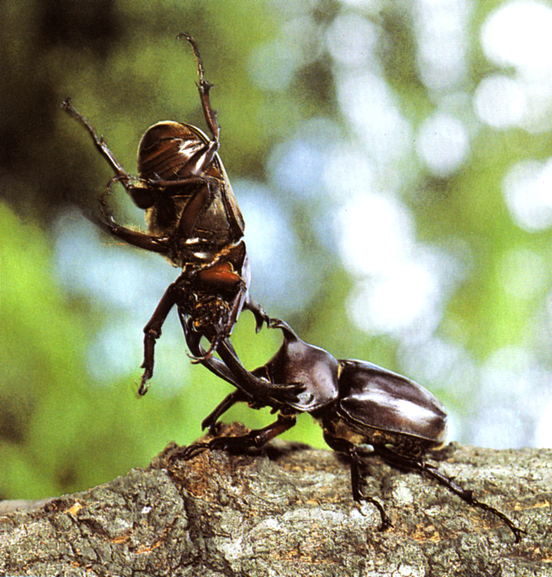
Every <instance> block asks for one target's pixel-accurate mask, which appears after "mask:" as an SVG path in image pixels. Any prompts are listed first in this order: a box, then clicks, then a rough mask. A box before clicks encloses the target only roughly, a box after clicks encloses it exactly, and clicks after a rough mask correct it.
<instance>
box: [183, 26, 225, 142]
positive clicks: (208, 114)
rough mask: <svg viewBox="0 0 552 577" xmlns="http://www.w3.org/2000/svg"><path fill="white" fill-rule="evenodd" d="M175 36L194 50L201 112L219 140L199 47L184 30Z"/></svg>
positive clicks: (214, 136)
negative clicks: (185, 41) (186, 42)
mask: <svg viewBox="0 0 552 577" xmlns="http://www.w3.org/2000/svg"><path fill="white" fill-rule="evenodd" d="M177 38H178V39H179V40H180V39H181V38H185V39H186V40H187V41H188V42H189V44H190V46H191V47H192V50H193V52H194V56H195V59H196V63H197V75H198V77H199V83H198V90H199V97H200V99H201V105H202V106H203V114H204V115H205V120H206V122H207V125H208V126H209V130H210V131H211V134H212V135H213V140H214V141H215V142H218V140H219V125H218V123H217V113H216V112H215V111H214V110H213V108H212V107H211V102H210V100H209V91H210V90H211V87H212V84H211V83H210V82H208V81H207V80H205V71H204V68H203V59H202V58H201V54H200V52H199V48H198V46H197V43H196V41H195V40H194V39H193V38H192V37H191V36H190V35H189V34H188V33H186V32H181V33H180V34H179V35H178V36H177Z"/></svg>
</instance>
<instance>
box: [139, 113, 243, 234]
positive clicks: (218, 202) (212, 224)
mask: <svg viewBox="0 0 552 577" xmlns="http://www.w3.org/2000/svg"><path fill="white" fill-rule="evenodd" d="M209 143H210V141H209V139H208V138H207V135H206V134H205V133H204V132H202V131H201V130H200V129H199V128H196V127H195V126H192V125H191V124H184V123H180V122H173V121H169V120H166V121H163V122H158V123H157V124H154V125H153V126H151V127H150V128H148V130H147V131H146V132H145V134H144V136H143V137H142V140H141V142H140V146H139V148H138V172H139V174H140V177H141V178H142V179H146V180H151V181H155V180H164V181H178V180H179V179H185V178H187V177H189V176H190V174H189V173H187V171H188V169H189V166H190V165H194V164H195V162H194V158H201V156H202V154H204V153H205V150H206V147H208V145H209ZM199 176H202V177H207V178H211V179H216V180H217V181H218V182H219V185H220V189H219V190H217V191H212V193H213V192H214V195H213V196H214V197H213V198H212V199H211V202H210V203H207V204H208V207H207V208H206V210H204V211H203V212H202V213H201V214H200V215H199V216H200V220H199V221H198V227H197V230H196V231H195V232H196V236H198V237H199V238H200V239H202V240H207V241H209V242H215V243H216V244H217V245H224V244H226V243H228V242H232V241H236V240H238V239H239V238H241V237H242V236H243V233H244V230H245V223H244V220H243V216H242V214H241V212H240V209H239V206H238V203H237V200H236V197H235V196H234V193H233V191H232V187H231V185H230V181H229V180H228V176H227V174H226V170H225V169H224V165H223V164H222V161H221V159H220V157H219V155H218V154H215V155H214V158H213V161H212V162H211V163H210V164H209V166H207V167H206V169H205V170H203V171H202V172H201V175H199ZM201 186H206V185H205V184H202V183H201V182H200V183H198V184H196V185H195V186H194V185H190V184H185V185H183V187H182V190H181V191H179V193H178V194H175V193H174V191H173V192H171V194H166V193H165V194H164V193H163V192H162V190H161V191H159V192H158V194H156V195H155V198H153V196H152V197H151V198H148V199H146V200H142V199H138V198H135V199H134V200H135V202H136V204H138V206H140V207H141V208H146V209H147V212H146V219H147V221H148V224H149V232H150V233H152V234H159V235H167V234H172V233H173V232H174V230H175V229H176V227H177V223H178V221H179V219H180V217H181V215H182V213H183V211H184V210H185V208H187V205H188V202H189V201H190V198H191V195H192V193H194V192H195V191H196V190H197V188H198V187H201Z"/></svg>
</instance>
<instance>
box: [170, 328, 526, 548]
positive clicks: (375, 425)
mask: <svg viewBox="0 0 552 577" xmlns="http://www.w3.org/2000/svg"><path fill="white" fill-rule="evenodd" d="M269 326H270V327H271V328H278V329H281V330H282V332H283V335H284V340H283V343H282V345H281V347H280V349H279V350H278V351H277V352H276V354H275V355H274V356H273V357H272V358H271V359H270V360H269V361H268V362H267V363H266V364H265V365H263V366H261V367H259V368H257V369H255V370H254V371H252V372H251V373H247V371H245V369H244V367H243V366H242V365H241V363H239V362H238V361H237V360H236V357H235V356H233V355H225V357H224V362H221V361H220V360H218V359H217V358H214V357H209V358H207V357H204V358H203V359H202V361H201V362H202V363H203V364H204V365H205V366H206V367H207V368H209V369H210V370H211V371H212V372H213V373H215V374H217V375H218V376H219V377H221V378H223V379H224V380H226V381H227V382H229V383H231V384H233V385H234V386H236V387H237V388H238V390H237V391H234V392H233V393H231V394H230V395H228V396H227V397H226V398H225V399H224V400H223V401H222V402H221V403H220V404H219V405H218V406H217V407H216V408H215V410H214V411H213V412H212V413H211V414H210V415H209V416H208V417H206V418H205V419H204V421H203V423H202V427H203V428H206V427H209V430H210V432H211V433H213V434H217V421H218V419H219V418H220V417H221V416H222V415H223V414H224V413H225V412H226V411H227V410H228V409H229V408H230V407H231V406H232V405H234V404H235V403H237V402H241V401H245V402H248V403H249V405H250V406H251V407H252V408H255V409H258V408H262V407H263V406H269V407H271V408H272V409H273V410H274V411H278V413H279V414H278V418H277V420H276V421H275V422H274V423H272V424H270V425H268V426H267V427H265V428H263V429H258V430H253V431H250V432H249V433H248V434H246V435H243V436H235V437H227V436H218V437H215V438H214V439H212V440H210V441H207V442H202V441H200V442H197V443H194V444H192V445H190V446H189V447H186V448H183V449H182V450H179V451H177V452H176V453H175V455H176V456H178V457H182V458H184V459H191V458H194V457H195V456H197V455H199V454H200V453H202V452H203V451H206V450H212V449H219V450H244V449H247V448H251V447H260V446H263V445H264V444H266V443H267V442H268V441H270V440H271V439H273V438H274V437H276V436H278V435H280V434H281V433H283V432H284V431H287V430H288V429H290V428H291V427H293V426H294V425H295V422H296V419H297V415H298V414H300V413H309V414H310V415H312V416H313V417H314V418H315V419H316V420H317V421H318V422H319V423H320V424H321V426H322V430H323V433H324V440H325V441H326V443H327V444H328V445H329V446H330V447H331V448H332V449H333V450H334V451H336V452H338V453H343V454H345V455H347V456H348V457H349V460H350V464H351V486H352V494H353V499H354V500H355V501H368V502H370V503H372V504H373V505H374V506H375V507H376V508H377V509H378V511H379V513H380V515H381V529H382V530H384V529H386V528H388V527H389V526H390V525H391V521H390V520H389V517H388V516H387V514H386V512H385V510H384V508H383V506H382V505H381V503H379V502H378V501H377V500H376V499H373V498H372V497H370V496H368V495H366V494H365V493H364V492H363V491H362V482H363V478H362V475H361V466H362V462H363V458H364V457H366V456H369V455H372V454H373V455H379V456H380V457H381V458H382V459H383V460H384V461H386V462H387V463H388V464H390V465H391V466H394V467H397V468H400V469H406V470H415V471H418V472H420V473H422V474H424V475H426V476H428V477H431V478H433V479H435V480H437V481H438V482H439V483H441V484H442V485H444V486H445V487H446V488H447V489H449V490H450V491H452V492H453V493H455V494H456V495H458V496H459V497H460V498H461V499H463V500H464V501H465V502H466V503H468V504H469V505H471V506H473V507H478V508H480V509H483V510H485V511H488V512H489V513H491V514H493V515H495V516H496V517H498V518H499V519H501V520H502V521H503V522H504V523H505V524H506V525H507V526H508V528H509V529H510V530H511V531H512V533H513V534H514V537H515V540H516V542H519V540H520V539H521V536H522V534H523V532H524V531H523V530H522V529H520V528H519V527H518V526H517V525H516V524H515V523H514V522H513V521H512V520H511V519H510V518H509V517H507V516H506V515H505V514H504V513H502V512H501V511H499V510H498V509H495V508H494V507H492V506H490V505H487V504H486V503H484V502H482V501H479V500H478V499H476V498H475V497H474V496H473V493H472V491H470V490H467V489H463V488H462V487H461V486H460V485H459V484H458V483H456V482H455V481H454V480H453V479H450V478H448V477H447V476H446V475H444V474H443V473H441V472H440V471H439V470H438V469H437V468H436V467H435V466H433V465H431V464H429V463H427V462H426V461H425V460H424V455H425V454H426V453H427V452H428V450H430V449H435V448H438V447H440V446H441V445H442V444H443V443H444V441H445V436H446V425H447V415H446V413H445V410H444V407H443V406H442V404H441V403H440V401H439V400H438V399H437V398H436V397H435V396H434V395H433V394H432V393H430V392H429V391H428V390H427V389H425V388H424V387H422V386H420V385H418V384H417V383H415V382H413V381H411V380H409V379H407V378H406V377H403V376H401V375H398V374H396V373H393V372H391V371H388V370H386V369H383V368H381V367H379V366H377V365H374V364H372V363H369V362H366V361H358V360H348V359H340V360H338V359H336V358H335V357H334V356H333V355H331V354H330V353H328V352H327V351H325V350H324V349H321V348H319V347H316V346H313V345H310V344H308V343H306V342H304V341H302V340H301V339H300V338H299V337H298V336H297V335H296V334H295V332H294V331H293V330H292V329H291V328H290V327H289V326H288V325H287V324H286V323H285V322H284V321H281V320H278V319H271V321H270V323H269ZM184 333H185V335H186V341H187V343H188V347H189V348H190V351H191V352H192V354H194V355H197V356H201V355H202V353H203V350H202V348H201V345H200V340H199V339H198V338H197V335H196V334H195V333H194V332H193V331H192V330H191V326H190V325H189V324H188V326H186V325H184ZM244 371H245V372H246V373H247V374H244ZM254 379H258V380H259V381H260V382H259V386H262V382H265V383H295V384H296V385H300V386H301V387H302V390H301V392H299V394H298V400H297V401H292V402H283V403H282V402H279V401H278V400H272V401H271V402H269V403H266V404H265V403H264V402H263V401H261V400H259V399H253V400H251V398H250V397H249V396H248V395H246V394H244V392H243V391H244V390H245V389H251V384H250V383H249V381H250V380H254ZM267 397H269V395H267ZM366 446H371V447H372V450H371V451H370V450H368V449H367V447H366Z"/></svg>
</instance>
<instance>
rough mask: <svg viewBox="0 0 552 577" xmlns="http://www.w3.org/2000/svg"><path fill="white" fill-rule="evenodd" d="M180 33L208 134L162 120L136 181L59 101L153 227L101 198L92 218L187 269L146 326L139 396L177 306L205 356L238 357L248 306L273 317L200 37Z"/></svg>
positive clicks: (144, 148) (144, 144) (286, 392)
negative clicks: (257, 288) (222, 148)
mask: <svg viewBox="0 0 552 577" xmlns="http://www.w3.org/2000/svg"><path fill="white" fill-rule="evenodd" d="M178 38H185V39H186V40H187V41H188V42H189V43H190V45H191V47H192V49H193V52H194V55H195V58H196V61H197V72H198V76H199V82H198V91H199V96H200V100H201V105H202V108H203V113H204V116H205V120H206V123H207V126H208V128H209V132H210V133H211V138H209V137H207V135H206V134H204V133H203V132H202V131H201V130H200V129H199V128H196V127H195V126H192V125H190V124H185V123H179V122H173V121H164V122H159V123H157V124H155V125H153V126H152V127H150V128H149V129H148V130H147V131H146V133H145V134H144V136H143V137H142V140H141V142H140V146H139V149H138V173H139V177H138V178H136V177H133V176H131V175H130V174H128V173H127V172H126V171H125V170H124V168H123V167H122V166H121V164H120V163H119V162H118V161H117V159H116V158H115V156H114V154H113V153H112V152H111V150H110V149H109V148H108V146H107V144H106V143H105V141H104V139H103V137H102V138H100V137H99V136H98V134H97V132H96V131H95V130H94V128H93V127H92V126H91V125H90V123H89V122H88V121H87V120H86V119H85V118H84V116H83V115H82V114H81V113H80V112H78V110H77V109H76V108H75V107H74V106H73V104H72V102H71V100H70V99H67V100H65V102H64V103H63V105H62V107H63V109H64V110H65V111H66V112H67V113H68V114H69V115H70V116H72V117H73V118H75V119H76V120H77V121H79V122H80V123H81V124H82V125H83V126H84V128H85V129H86V130H87V131H88V133H89V134H90V136H91V137H92V140H93V142H94V144H95V146H96V147H97V149H98V150H99V151H100V153H101V155H102V156H103V157H104V158H105V159H106V161H107V162H108V164H109V165H110V167H111V169H112V170H113V172H114V173H115V176H114V178H113V179H112V180H111V181H110V183H109V185H108V190H109V189H110V188H111V185H112V184H113V183H114V182H120V183H121V184H122V185H123V186H124V188H125V190H126V192H127V193H128V194H129V195H130V197H131V198H132V200H133V201H134V203H135V204H136V205H137V206H138V207H139V208H142V209H144V210H145V211H146V220H147V222H148V229H149V231H148V233H147V234H146V233H143V232H138V231H136V230H132V229H129V228H126V227H123V226H120V225H119V224H117V223H116V222H115V220H114V219H113V217H112V216H111V214H110V213H109V212H108V210H107V208H106V204H105V200H103V198H102V213H103V218H101V219H98V218H95V219H94V220H95V222H96V223H97V224H99V225H100V226H101V227H102V228H104V229H105V230H107V231H108V232H109V233H110V234H112V235H113V236H115V237H117V238H119V239H121V240H123V241H125V242H127V243H129V244H131V245H134V246H136V247H139V248H142V249H145V250H149V251H153V252H157V253H159V254H162V255H164V256H165V257H166V258H167V259H168V260H169V261H170V262H171V263H172V264H173V265H174V266H177V267H180V268H182V273H181V274H180V276H179V277H178V278H177V279H176V281H175V282H173V283H172V284H171V285H170V286H169V287H168V289H167V290H166V291H165V294H164V295H163V297H162V299H161V301H160V302H159V305H158V306H157V308H156V310H155V312H154V313H153V315H152V317H151V319H150V320H149V322H148V323H147V325H146V326H145V328H144V333H145V336H144V361H143V364H142V368H143V369H144V373H143V376H142V380H141V383H140V387H139V390H138V392H139V394H141V395H143V394H145V393H146V391H147V388H148V385H147V381H148V380H149V379H150V378H151V377H152V375H153V368H154V352H155V342H156V340H157V339H158V338H159V337H160V336H161V328H162V325H163V323H164V322H165V319H166V317H167V315H168V314H169V312H170V311H171V309H172V308H173V307H174V306H175V305H176V306H177V308H178V312H179V314H180V316H181V317H182V318H183V319H185V320H186V321H188V320H189V321H190V325H189V330H190V331H193V332H195V333H197V335H198V336H199V337H206V338H207V339H208V340H209V341H210V347H209V350H207V351H206V352H204V353H203V354H202V355H201V356H202V357H206V358H208V357H210V356H211V354H212V353H213V352H214V351H215V350H221V351H222V354H224V352H226V353H227V354H234V352H233V349H232V345H231V344H230V341H229V339H228V337H229V335H230V334H231V332H232V328H233V327H234V324H235V323H236V321H237V319H238V316H239V314H240V312H241V311H242V310H243V309H244V308H247V309H249V310H251V311H252V312H253V313H254V314H255V318H256V323H257V331H258V330H260V328H261V327H262V325H263V322H268V317H267V316H266V313H264V311H263V310H262V308H261V307H260V306H259V305H257V304H256V303H254V302H253V301H252V300H251V298H250V295H249V284H250V269H249V263H248V258H247V252H246V247H245V243H244V241H243V239H242V237H243V233H244V228H245V224H244V221H243V217H242V215H241V212H240V209H239V207H238V203H237V201H236V198H235V196H234V193H233V192H232V187H231V185H230V181H229V180H228V176H227V175H226V171H225V169H224V166H223V164H222V161H221V159H220V157H219V154H218V149H219V125H218V123H217V118H216V113H215V111H213V109H212V107H211V103H210V100H209V92H210V89H211V84H209V82H207V80H205V76H204V69H203V62H202V59H201V55H200V53H199V49H198V47H197V44H196V42H195V40H194V39H193V38H192V37H191V36H190V35H188V34H186V33H183V34H179V36H178ZM250 385H251V387H253V389H252V390H249V391H248V393H249V394H254V395H256V396H258V397H259V398H261V399H262V398H264V397H263V395H264V393H265V390H264V389H265V388H264V387H261V388H258V389H255V387H256V385H257V383H255V382H254V381H251V382H250ZM277 388H278V387H275V388H274V389H273V390H272V394H274V391H275V390H276V389H277ZM281 389H282V390H281V393H282V398H284V399H285V398H288V399H294V398H295V393H294V391H295V390H296V389H297V387H296V386H294V385H292V386H283V387H281Z"/></svg>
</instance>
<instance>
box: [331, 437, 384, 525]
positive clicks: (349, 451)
mask: <svg viewBox="0 0 552 577" xmlns="http://www.w3.org/2000/svg"><path fill="white" fill-rule="evenodd" d="M324 440H325V441H326V443H327V444H328V446H329V447H330V448H332V449H333V450H334V451H337V452H338V453H344V454H345V455H347V456H348V457H349V459H350V462H351V489H352V493H353V499H354V500H355V501H357V502H360V501H367V502H368V503H372V505H374V507H376V509H377V510H378V512H379V514H380V518H381V525H380V527H379V530H380V531H385V530H387V529H389V527H392V526H393V523H391V519H390V518H389V517H388V515H387V513H386V512H385V509H384V508H383V505H382V504H381V503H380V502H379V501H378V500H376V499H374V498H373V497H370V496H369V495H366V494H365V493H363V492H362V489H361V488H360V487H361V484H362V483H363V481H364V478H363V476H362V474H361V472H360V468H361V465H362V458H361V456H360V454H359V452H358V450H357V447H356V446H355V445H354V444H353V443H351V442H350V441H347V440H346V439H340V438H338V437H334V436H333V435H330V434H329V433H328V432H326V431H324Z"/></svg>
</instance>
